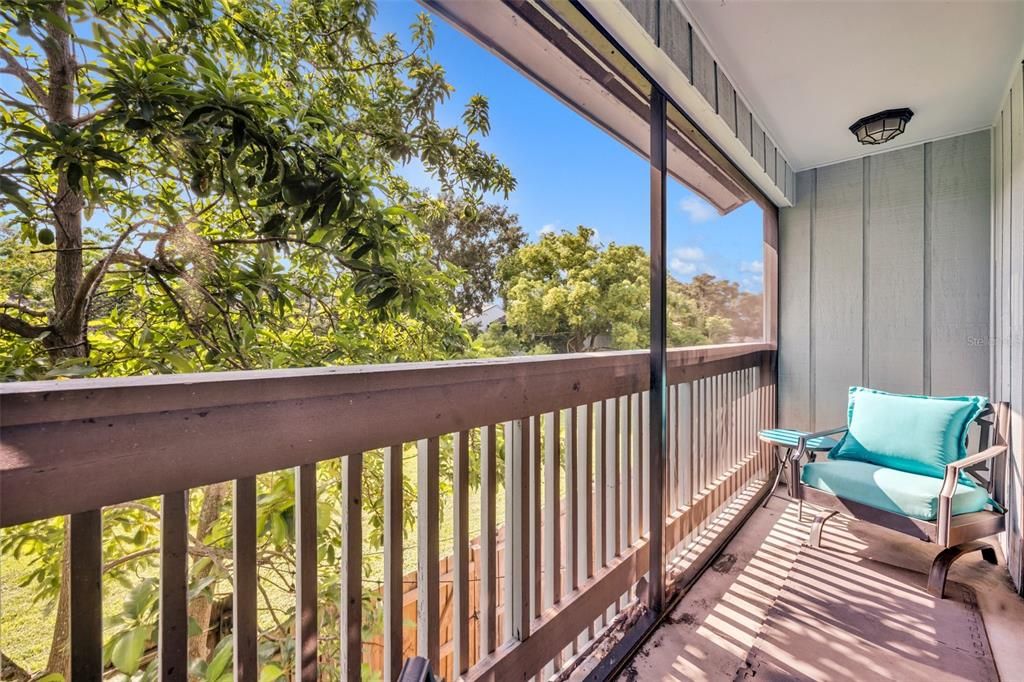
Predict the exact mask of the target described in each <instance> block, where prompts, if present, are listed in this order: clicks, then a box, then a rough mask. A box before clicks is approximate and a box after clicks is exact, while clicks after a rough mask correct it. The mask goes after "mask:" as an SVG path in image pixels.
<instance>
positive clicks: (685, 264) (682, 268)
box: [668, 246, 707, 277]
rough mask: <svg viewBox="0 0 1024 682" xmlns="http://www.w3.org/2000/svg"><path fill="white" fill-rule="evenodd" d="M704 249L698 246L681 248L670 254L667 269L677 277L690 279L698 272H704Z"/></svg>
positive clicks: (705, 269)
mask: <svg viewBox="0 0 1024 682" xmlns="http://www.w3.org/2000/svg"><path fill="white" fill-rule="evenodd" d="M704 260H705V255H704V249H702V248H700V247H699V246H683V247H680V248H678V249H676V250H674V251H673V252H672V258H671V260H669V264H668V265H669V269H670V270H672V272H673V273H674V274H675V275H676V276H678V277H691V276H693V275H695V274H697V272H698V270H700V271H702V272H706V271H707V268H706V267H704Z"/></svg>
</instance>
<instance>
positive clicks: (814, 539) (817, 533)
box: [808, 509, 839, 548]
mask: <svg viewBox="0 0 1024 682" xmlns="http://www.w3.org/2000/svg"><path fill="white" fill-rule="evenodd" d="M838 513H839V512H837V511H832V510H831V509H825V510H824V511H821V512H819V513H818V515H817V516H816V517H815V518H814V523H813V524H811V535H810V537H809V538H808V542H809V543H810V545H811V547H817V548H820V547H821V531H822V530H823V529H824V527H825V522H826V521H828V520H829V519H831V518H832V517H833V516H835V515H836V514H838Z"/></svg>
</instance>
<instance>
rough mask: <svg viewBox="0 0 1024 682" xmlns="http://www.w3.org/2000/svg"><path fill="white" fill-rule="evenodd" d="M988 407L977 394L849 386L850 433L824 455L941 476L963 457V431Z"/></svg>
mask: <svg viewBox="0 0 1024 682" xmlns="http://www.w3.org/2000/svg"><path fill="white" fill-rule="evenodd" d="M986 405H988V399H986V398H982V397H980V396H958V397H950V398H933V397H929V396H920V395H900V394H898V393H886V392H884V391H876V390H874V389H870V388H862V387H860V386H853V387H851V388H850V403H849V407H848V409H847V418H848V426H849V431H848V432H847V434H846V436H845V437H844V438H843V439H842V440H841V441H840V442H839V445H837V446H836V447H835V448H833V449H832V452H831V453H830V454H829V457H831V458H832V459H846V460H855V461H858V462H869V463H871V464H877V465H878V466H882V467H888V468H890V469H897V470H899V471H906V472H909V473H912V474H922V475H924V476H934V477H936V478H942V477H943V476H944V475H945V473H946V465H947V464H949V463H950V462H955V461H956V460H958V459H962V458H963V457H966V456H967V430H968V428H969V427H970V424H971V422H972V421H973V420H974V419H975V418H976V417H977V416H978V415H979V414H980V413H981V412H982V410H984V409H985V406H986Z"/></svg>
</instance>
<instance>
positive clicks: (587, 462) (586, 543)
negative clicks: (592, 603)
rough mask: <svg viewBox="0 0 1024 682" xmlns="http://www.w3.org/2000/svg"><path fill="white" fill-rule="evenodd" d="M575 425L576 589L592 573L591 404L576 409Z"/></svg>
mask: <svg viewBox="0 0 1024 682" xmlns="http://www.w3.org/2000/svg"><path fill="white" fill-rule="evenodd" d="M578 410H579V411H578V413H577V416H578V417H579V419H578V423H577V425H576V433H577V437H576V451H577V455H576V457H577V463H578V471H579V483H578V486H577V487H578V491H579V492H578V495H579V504H580V509H579V521H578V522H579V526H578V529H579V530H578V532H577V534H576V538H577V539H576V542H577V543H578V544H579V554H580V562H579V573H578V577H577V579H576V584H575V586H574V587H573V589H576V587H578V586H579V585H580V584H581V583H582V582H583V581H585V580H587V579H588V578H589V577H590V576H592V575H594V420H593V414H594V413H593V408H592V406H591V405H589V404H587V405H581V406H580V407H579V408H578Z"/></svg>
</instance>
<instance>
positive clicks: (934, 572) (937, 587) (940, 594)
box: [928, 540, 997, 599]
mask: <svg viewBox="0 0 1024 682" xmlns="http://www.w3.org/2000/svg"><path fill="white" fill-rule="evenodd" d="M977 551H980V552H981V556H982V558H983V559H985V561H987V562H989V563H990V564H995V563H996V562H997V558H996V551H995V549H993V548H992V545H990V544H988V543H987V542H982V541H980V540H972V541H971V542H962V543H960V544H959V545H953V546H952V547H947V548H946V549H944V550H942V551H941V552H939V554H938V556H936V557H935V560H934V561H932V567H931V570H930V571H928V593H929V594H931V595H932V596H933V597H937V598H939V599H943V598H944V597H945V595H944V592H945V591H946V576H947V575H949V568H950V567H951V566H952V565H953V562H954V561H956V560H957V559H959V558H960V557H962V556H963V555H964V554H969V553H970V552H977Z"/></svg>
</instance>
